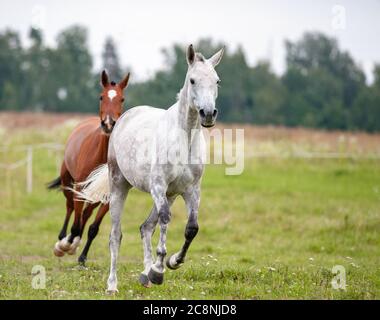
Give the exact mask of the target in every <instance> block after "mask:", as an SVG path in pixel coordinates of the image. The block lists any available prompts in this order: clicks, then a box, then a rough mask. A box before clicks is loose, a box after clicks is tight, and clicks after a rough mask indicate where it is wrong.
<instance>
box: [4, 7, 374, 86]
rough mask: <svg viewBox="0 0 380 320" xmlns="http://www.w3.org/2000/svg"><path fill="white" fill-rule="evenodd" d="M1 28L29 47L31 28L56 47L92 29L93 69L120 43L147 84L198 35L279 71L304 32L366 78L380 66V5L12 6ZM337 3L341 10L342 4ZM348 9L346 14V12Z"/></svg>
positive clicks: (124, 62) (124, 60) (125, 56)
mask: <svg viewBox="0 0 380 320" xmlns="http://www.w3.org/2000/svg"><path fill="white" fill-rule="evenodd" d="M0 3H1V4H0V29H1V30H2V29H4V28H6V27H9V28H12V29H15V30H18V31H20V32H21V34H22V39H23V42H24V43H25V44H27V33H28V29H29V27H30V25H31V24H32V23H33V24H36V25H38V26H41V27H42V29H43V32H44V35H45V40H46V41H47V43H48V44H49V45H54V44H55V39H56V36H57V34H58V32H59V31H60V30H62V29H63V28H66V27H68V26H70V25H73V24H81V25H83V26H86V27H87V28H88V29H89V45H90V49H91V51H92V54H93V55H94V58H95V67H100V66H101V60H100V58H101V52H102V47H103V44H104V39H105V37H106V36H107V35H111V36H112V37H113V38H114V39H115V40H116V43H117V46H118V51H119V56H120V59H121V62H122V65H123V66H124V67H125V66H131V67H132V69H133V71H134V76H135V78H138V79H145V78H146V77H149V76H150V75H151V74H152V73H153V72H154V71H155V70H156V69H158V68H162V67H163V64H164V61H163V57H162V54H161V53H160V49H161V48H163V47H168V46H170V45H171V44H172V43H173V42H179V43H184V44H189V43H194V42H196V40H198V39H199V38H201V37H212V38H213V39H215V40H222V41H224V42H226V43H227V44H228V45H229V47H231V48H232V49H234V48H236V46H237V45H239V44H241V46H242V47H243V49H244V51H245V53H246V55H247V59H248V62H249V63H250V64H251V65H253V64H255V63H256V62H257V61H258V60H260V59H269V60H270V61H271V63H272V66H273V69H274V71H275V72H276V73H279V74H281V73H282V72H283V70H284V67H285V62H284V54H285V50H284V40H285V39H290V40H297V39H299V38H300V36H301V35H302V33H304V32H305V31H315V30H318V31H322V32H324V33H327V34H329V35H331V36H335V37H337V38H338V40H339V42H340V45H341V47H342V48H343V49H345V50H348V51H350V52H351V54H352V55H353V56H354V58H355V59H356V61H358V62H359V63H360V64H361V65H362V67H363V68H364V69H365V71H366V74H367V75H368V76H369V75H370V74H371V72H372V69H373V65H374V63H376V62H378V63H380V0H364V1H357V0H341V1H338V0H335V1H331V0H321V1H312V0H287V1H283V0H266V1H263V0H262V1H258V0H228V1H227V0H219V1H217V0H186V1H182V0H155V1H154V0H134V1H129V0H124V1H122V0H113V1H99V0H81V1H79V0H76V1H75V0H65V1H62V0H61V1H56V0H49V1H48V0H39V1H33V0H29V1H28V0H24V1H21V0H12V1H5V0H1V2H0ZM337 5H338V6H337ZM343 9H344V10H343Z"/></svg>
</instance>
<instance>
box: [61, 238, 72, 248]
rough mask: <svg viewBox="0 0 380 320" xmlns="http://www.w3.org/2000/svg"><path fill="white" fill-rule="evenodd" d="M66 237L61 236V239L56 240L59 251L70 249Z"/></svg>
mask: <svg viewBox="0 0 380 320" xmlns="http://www.w3.org/2000/svg"><path fill="white" fill-rule="evenodd" d="M67 239H68V237H66V238H63V239H62V240H61V241H59V242H58V247H59V249H60V250H61V251H68V250H70V246H71V243H70V242H69V241H68V240H67Z"/></svg>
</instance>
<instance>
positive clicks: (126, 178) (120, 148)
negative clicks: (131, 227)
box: [81, 45, 224, 293]
mask: <svg viewBox="0 0 380 320" xmlns="http://www.w3.org/2000/svg"><path fill="white" fill-rule="evenodd" d="M223 52H224V48H223V49H221V50H220V51H218V52H217V53H216V54H214V55H213V56H212V57H211V58H209V59H205V58H204V56H203V55H202V54H200V53H196V52H195V51H194V48H193V46H192V45H190V46H189V48H188V50H187V55H186V56H187V63H188V71H187V75H186V79H185V84H184V86H183V88H182V89H181V91H180V93H179V95H178V101H177V102H176V103H175V104H174V105H173V106H171V107H170V108H169V109H167V110H163V109H158V108H152V107H148V106H139V107H135V108H132V109H130V110H128V111H127V112H125V113H124V115H123V116H122V117H121V118H120V119H119V120H118V121H117V124H116V126H115V128H114V130H113V132H112V135H111V138H110V142H109V149H108V165H107V164H106V165H103V166H101V167H99V169H97V170H96V171H94V172H93V173H92V174H91V175H90V176H89V178H88V179H87V180H86V181H85V182H84V183H82V187H83V189H82V192H81V194H82V197H83V198H84V199H86V200H87V201H90V202H98V201H102V202H108V201H110V209H111V219H112V230H111V234H110V251H111V268H110V275H109V278H108V290H107V291H108V292H110V293H112V292H117V276H116V264H117V256H118V252H119V247H120V242H121V237H122V234H121V225H120V220H121V213H122V211H123V206H124V202H125V199H126V196H127V194H128V191H129V190H130V189H131V188H132V187H136V188H138V189H140V190H142V191H145V192H148V193H150V194H151V195H152V198H153V200H154V207H153V208H152V210H151V212H150V215H149V217H148V218H147V219H146V221H145V222H144V223H143V224H142V225H141V227H140V231H141V238H142V241H143V248H144V267H145V269H144V271H143V272H142V273H141V275H140V282H141V284H142V285H144V286H146V287H149V286H151V284H152V283H153V284H162V283H163V278H164V271H165V266H164V259H165V256H166V232H167V228H168V224H169V221H170V216H171V214H170V206H171V205H172V203H173V201H174V200H175V198H176V197H177V196H178V195H181V196H182V197H183V199H184V200H185V203H186V207H187V209H188V223H187V225H186V230H185V243H184V245H183V247H182V249H181V250H180V251H179V252H177V253H175V254H173V255H172V256H171V257H169V258H168V259H167V260H166V265H167V267H168V268H170V269H177V268H179V267H180V266H181V264H182V263H183V262H184V259H185V256H186V252H187V250H188V248H189V246H190V244H191V242H192V240H193V239H194V237H195V236H196V234H197V232H198V222H197V216H198V208H199V203H200V184H201V177H202V175H203V171H204V160H205V155H206V148H205V147H206V145H205V141H204V137H203V133H202V129H201V125H202V126H203V127H212V126H214V124H215V121H216V117H217V114H218V111H217V109H216V108H215V100H216V98H217V94H218V84H219V82H220V80H219V77H218V75H217V73H216V72H215V69H214V68H215V66H216V65H218V64H219V62H220V60H221V59H222V56H223ZM169 158H170V159H169ZM157 223H159V226H160V238H159V243H158V247H157V259H156V261H155V262H154V261H153V255H152V245H151V237H152V234H153V232H154V229H155V227H156V225H157Z"/></svg>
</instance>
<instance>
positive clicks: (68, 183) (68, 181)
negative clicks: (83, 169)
mask: <svg viewBox="0 0 380 320" xmlns="http://www.w3.org/2000/svg"><path fill="white" fill-rule="evenodd" d="M61 181H62V185H63V187H72V183H73V178H72V177H71V175H70V173H69V171H68V170H67V169H66V165H65V162H63V163H62V167H61ZM63 194H64V196H65V198H66V217H65V221H64V222H63V226H62V229H61V232H60V233H59V235H58V239H59V240H62V239H63V238H64V237H66V232H67V226H68V224H69V221H70V217H71V214H72V213H73V211H74V201H73V193H72V192H71V191H70V190H67V189H63Z"/></svg>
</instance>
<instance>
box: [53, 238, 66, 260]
mask: <svg viewBox="0 0 380 320" xmlns="http://www.w3.org/2000/svg"><path fill="white" fill-rule="evenodd" d="M54 255H55V256H56V257H63V256H64V255H65V253H64V252H63V251H62V250H61V249H60V248H59V241H58V242H57V243H56V244H55V246H54Z"/></svg>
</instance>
